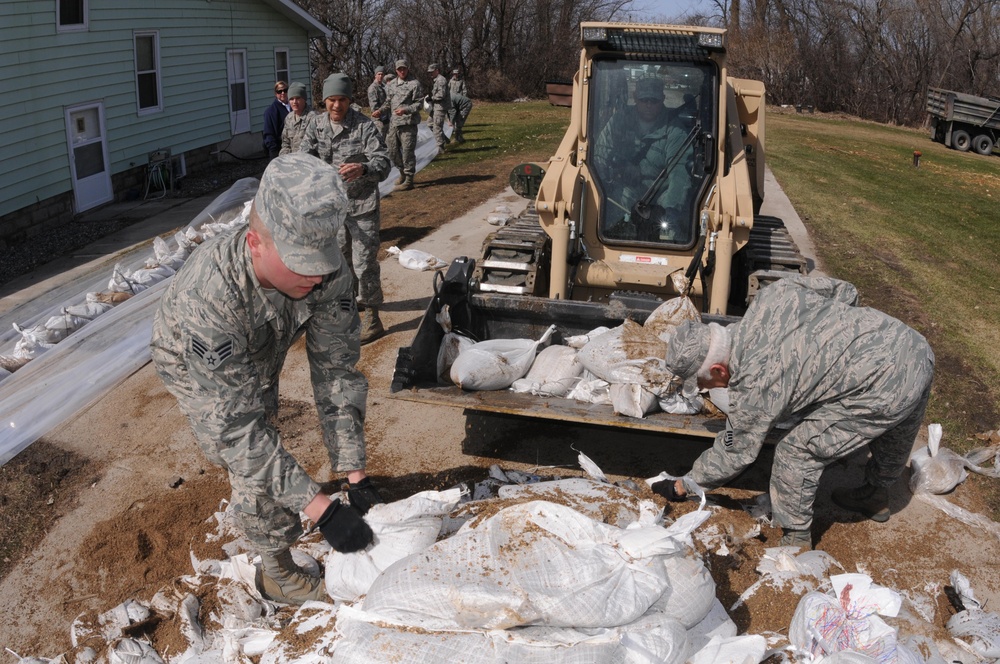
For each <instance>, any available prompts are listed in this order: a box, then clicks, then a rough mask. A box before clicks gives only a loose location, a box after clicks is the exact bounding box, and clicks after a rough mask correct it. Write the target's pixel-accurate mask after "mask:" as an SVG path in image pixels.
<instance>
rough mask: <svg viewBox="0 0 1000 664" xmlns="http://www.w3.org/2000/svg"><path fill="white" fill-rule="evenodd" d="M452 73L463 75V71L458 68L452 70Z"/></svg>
mask: <svg viewBox="0 0 1000 664" xmlns="http://www.w3.org/2000/svg"><path fill="white" fill-rule="evenodd" d="M451 73H452V74H461V73H462V71H461V70H460V69H458V68H457V67H456V68H455V69H452V70H451Z"/></svg>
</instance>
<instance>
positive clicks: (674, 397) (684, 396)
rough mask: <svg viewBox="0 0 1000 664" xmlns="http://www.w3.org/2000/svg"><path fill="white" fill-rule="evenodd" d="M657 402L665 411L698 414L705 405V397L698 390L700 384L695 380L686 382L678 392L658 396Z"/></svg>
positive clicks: (676, 413)
mask: <svg viewBox="0 0 1000 664" xmlns="http://www.w3.org/2000/svg"><path fill="white" fill-rule="evenodd" d="M656 403H657V405H658V406H659V407H660V410H662V411H663V412H664V413H671V414H673V415H696V414H698V413H700V412H701V411H702V409H703V408H704V407H705V399H704V397H702V396H701V394H700V393H699V392H698V386H697V384H696V383H694V381H688V382H686V383H684V385H683V387H682V388H681V389H680V390H678V391H676V392H669V393H667V394H665V395H664V396H661V397H658V398H657V400H656Z"/></svg>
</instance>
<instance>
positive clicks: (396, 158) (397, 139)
mask: <svg viewBox="0 0 1000 664" xmlns="http://www.w3.org/2000/svg"><path fill="white" fill-rule="evenodd" d="M385 144H386V147H388V148H389V161H391V162H392V165H393V166H395V167H396V168H398V169H399V172H400V174H401V175H402V176H403V177H405V178H409V179H411V180H412V179H413V174H414V173H416V172H417V125H395V126H390V127H389V133H388V135H387V138H386V141H385Z"/></svg>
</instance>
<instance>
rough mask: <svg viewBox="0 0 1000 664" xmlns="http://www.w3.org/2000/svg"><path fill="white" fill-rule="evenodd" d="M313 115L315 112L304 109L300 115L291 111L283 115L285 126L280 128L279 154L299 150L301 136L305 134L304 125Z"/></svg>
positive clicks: (305, 125) (307, 123)
mask: <svg viewBox="0 0 1000 664" xmlns="http://www.w3.org/2000/svg"><path fill="white" fill-rule="evenodd" d="M314 115H316V114H315V113H313V112H312V111H306V112H305V113H303V114H302V115H296V114H295V112H294V111H293V112H291V113H289V114H288V115H286V116H285V128H284V129H282V130H281V152H280V153H279V154H288V153H290V152H298V151H299V145H301V144H302V137H303V136H305V135H306V127H307V126H308V125H309V122H310V120H312V118H313V116H314Z"/></svg>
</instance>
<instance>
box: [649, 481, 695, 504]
mask: <svg viewBox="0 0 1000 664" xmlns="http://www.w3.org/2000/svg"><path fill="white" fill-rule="evenodd" d="M676 482H677V480H675V479H674V480H660V481H659V482H653V484H652V485H650V487H649V488H650V489H652V490H653V493H655V494H658V495H660V496H663V497H664V498H666V499H667V500H669V501H670V502H673V503H679V502H682V501H684V500H687V493H684V494H683V495H681V494H678V493H677V487H676Z"/></svg>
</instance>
